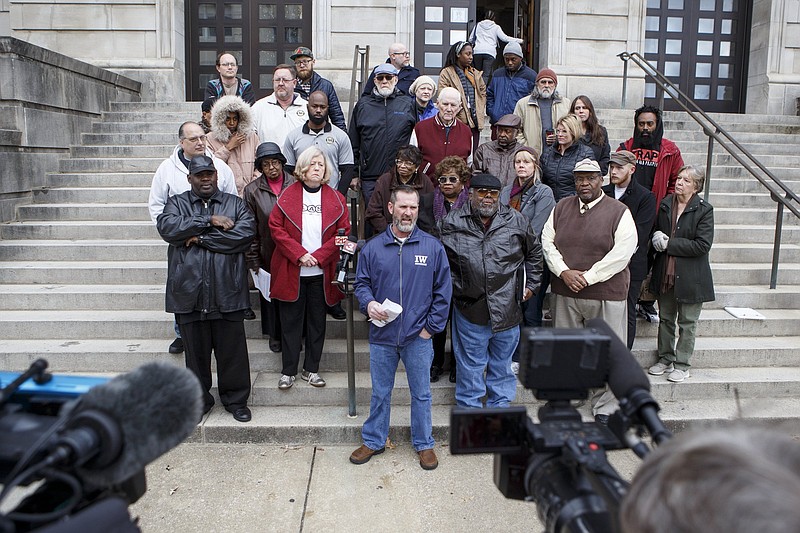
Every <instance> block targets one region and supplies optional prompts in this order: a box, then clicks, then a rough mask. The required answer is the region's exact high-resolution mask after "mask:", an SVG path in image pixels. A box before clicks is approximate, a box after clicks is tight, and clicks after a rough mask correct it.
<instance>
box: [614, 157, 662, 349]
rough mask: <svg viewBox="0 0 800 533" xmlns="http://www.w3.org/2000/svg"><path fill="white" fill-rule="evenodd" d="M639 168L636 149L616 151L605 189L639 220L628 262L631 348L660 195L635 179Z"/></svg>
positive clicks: (629, 346) (634, 218) (629, 340)
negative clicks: (629, 274) (634, 175)
mask: <svg viewBox="0 0 800 533" xmlns="http://www.w3.org/2000/svg"><path fill="white" fill-rule="evenodd" d="M635 171H636V156H635V155H633V153H632V152H629V151H627V150H622V151H619V152H614V153H613V154H611V161H610V162H609V165H608V176H609V180H610V181H611V183H609V184H608V185H604V186H603V192H604V193H606V194H607V195H608V196H610V197H612V198H614V199H616V200H619V201H620V202H622V203H623V204H625V205H626V206H628V210H629V211H630V212H631V216H633V221H634V222H635V223H636V235H637V240H638V245H637V248H636V252H634V254H633V257H631V262H630V264H629V265H628V269H629V270H630V273H631V284H630V288H629V289H628V339H627V340H628V349H630V348H631V347H632V346H633V339H634V338H635V337H636V300H638V298H639V291H640V288H641V286H642V281H644V278H645V277H647V246H648V244H649V243H650V231H651V230H652V229H653V221H655V219H656V197H655V196H653V193H652V192H650V191H649V190H647V189H645V188H644V187H642V186H641V185H640V184H639V183H638V182H637V181H636V180H635V179H633V174H634V172H635Z"/></svg>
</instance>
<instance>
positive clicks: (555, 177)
mask: <svg viewBox="0 0 800 533" xmlns="http://www.w3.org/2000/svg"><path fill="white" fill-rule="evenodd" d="M586 158H588V159H592V160H594V152H593V151H592V149H591V148H589V147H588V146H586V145H585V144H582V143H581V142H580V141H575V142H574V143H572V146H570V147H569V148H567V150H566V152H564V155H561V152H559V151H558V150H556V149H555V145H552V146H548V147H547V148H545V149H544V153H543V154H542V160H541V162H540V166H541V167H542V183H544V184H545V185H547V186H548V187H550V188H551V189H553V196H554V197H555V199H556V203H558V201H559V200H561V199H562V198H566V197H567V196H573V195H574V194H575V176H573V175H572V169H573V168H575V163H577V162H578V161H582V160H583V159H586Z"/></svg>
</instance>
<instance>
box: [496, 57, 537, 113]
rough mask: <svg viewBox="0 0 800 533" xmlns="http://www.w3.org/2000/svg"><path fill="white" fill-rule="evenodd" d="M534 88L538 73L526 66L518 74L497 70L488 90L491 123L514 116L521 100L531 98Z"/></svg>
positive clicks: (523, 65)
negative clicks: (503, 117)
mask: <svg viewBox="0 0 800 533" xmlns="http://www.w3.org/2000/svg"><path fill="white" fill-rule="evenodd" d="M534 86H536V71H535V70H533V69H532V68H530V67H527V66H525V64H522V65H521V66H520V67H519V70H517V71H516V72H509V71H508V69H507V68H506V67H502V68H499V69H497V70H495V71H494V74H492V81H491V83H489V86H488V87H487V88H486V114H487V115H489V122H491V123H492V124H494V123H495V122H497V121H498V120H500V118H501V117H502V116H503V115H510V114H512V113H513V112H514V106H516V105H517V102H518V101H519V99H520V98H524V97H526V96H530V94H531V91H532V90H533V88H534Z"/></svg>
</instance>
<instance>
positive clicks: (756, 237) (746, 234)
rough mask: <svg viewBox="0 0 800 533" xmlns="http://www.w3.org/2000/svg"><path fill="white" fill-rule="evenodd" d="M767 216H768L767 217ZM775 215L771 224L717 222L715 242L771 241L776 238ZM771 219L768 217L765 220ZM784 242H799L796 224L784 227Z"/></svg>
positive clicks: (799, 235)
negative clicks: (748, 224)
mask: <svg viewBox="0 0 800 533" xmlns="http://www.w3.org/2000/svg"><path fill="white" fill-rule="evenodd" d="M765 218H766V217H765ZM774 219H775V217H774V215H773V217H772V220H771V224H758V225H751V226H739V225H736V224H715V225H714V242H715V243H719V242H727V243H739V244H750V243H761V244H764V243H771V242H773V240H774V239H775V225H774ZM767 221H769V219H768V218H767V219H766V220H765V222H767ZM781 235H782V237H781V242H782V243H784V242H785V243H797V242H800V228H798V227H797V226H796V225H794V224H792V225H788V226H784V227H783V233H782V234H781Z"/></svg>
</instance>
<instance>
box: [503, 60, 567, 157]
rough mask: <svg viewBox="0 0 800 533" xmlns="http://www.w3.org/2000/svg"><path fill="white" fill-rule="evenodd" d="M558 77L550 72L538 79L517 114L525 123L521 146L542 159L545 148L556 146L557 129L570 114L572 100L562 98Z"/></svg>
mask: <svg viewBox="0 0 800 533" xmlns="http://www.w3.org/2000/svg"><path fill="white" fill-rule="evenodd" d="M557 87H558V76H556V73H555V72H553V71H552V69H549V68H543V69H542V70H540V71H539V74H537V75H536V86H535V87H534V88H533V91H532V92H531V95H530V96H525V97H523V98H520V99H519V100H518V101H517V105H516V106H515V107H514V114H515V115H517V116H518V117H519V118H520V119H522V129H521V130H520V134H519V136H518V140H519V142H521V143H522V144H524V145H526V146H530V147H531V148H533V149H534V150H536V153H537V154H539V155H541V154H542V151H543V150H544V147H545V146H550V145H552V144H553V143H554V142H556V133H555V125H556V124H557V123H558V120H559V119H560V118H561V117H563V116H564V115H566V114H567V113H569V104H570V103H569V100H567V99H566V98H564V97H562V96H561V95H560V94H558V91H557V90H556V88H557Z"/></svg>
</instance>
